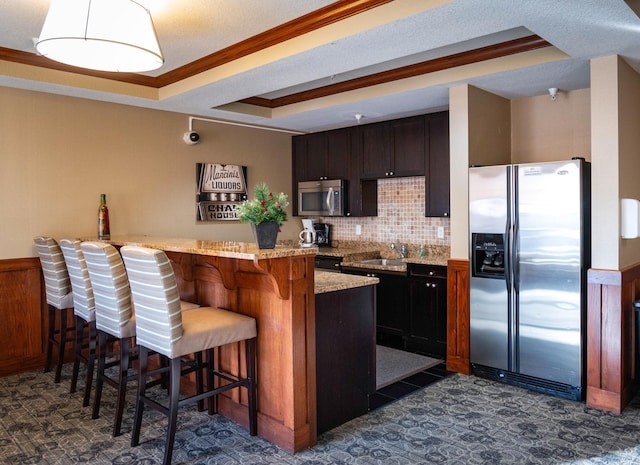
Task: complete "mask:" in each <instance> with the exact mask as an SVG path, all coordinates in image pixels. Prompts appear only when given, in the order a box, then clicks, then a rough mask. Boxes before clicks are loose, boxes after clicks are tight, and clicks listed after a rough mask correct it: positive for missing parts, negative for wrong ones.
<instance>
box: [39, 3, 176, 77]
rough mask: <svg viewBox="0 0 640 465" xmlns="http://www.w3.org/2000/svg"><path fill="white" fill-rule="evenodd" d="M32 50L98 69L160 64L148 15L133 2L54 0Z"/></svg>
mask: <svg viewBox="0 0 640 465" xmlns="http://www.w3.org/2000/svg"><path fill="white" fill-rule="evenodd" d="M36 50H37V51H38V53H40V54H41V55H43V56H45V57H47V58H50V59H52V60H55V61H59V62H61V63H65V64H68V65H72V66H78V67H81V68H87V69H93V70H98V71H114V72H130V73H134V72H141V71H150V70H153V69H157V68H159V67H160V66H162V64H163V63H164V58H163V56H162V51H161V50H160V45H159V44H158V38H157V37H156V31H155V28H154V27H153V21H152V19H151V14H150V13H149V11H148V10H147V9H146V8H145V7H143V6H142V5H140V4H139V3H137V2H135V1H133V0H52V1H51V6H50V7H49V12H48V13H47V18H46V19H45V21H44V25H43V26H42V32H41V33H40V37H39V38H38V41H37V42H36Z"/></svg>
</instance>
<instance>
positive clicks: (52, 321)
mask: <svg viewBox="0 0 640 465" xmlns="http://www.w3.org/2000/svg"><path fill="white" fill-rule="evenodd" d="M48 307H49V312H48V316H49V318H48V320H49V325H48V326H49V330H48V331H47V353H46V356H45V361H44V372H45V373H48V372H49V371H51V358H52V354H53V341H54V337H55V333H56V308H55V307H53V306H52V305H49V306H48Z"/></svg>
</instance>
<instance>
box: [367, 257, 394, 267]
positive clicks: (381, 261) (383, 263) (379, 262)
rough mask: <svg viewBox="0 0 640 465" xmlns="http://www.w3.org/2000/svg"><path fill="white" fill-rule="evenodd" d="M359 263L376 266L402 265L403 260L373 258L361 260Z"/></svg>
mask: <svg viewBox="0 0 640 465" xmlns="http://www.w3.org/2000/svg"><path fill="white" fill-rule="evenodd" d="M358 264H359V265H376V266H404V265H405V262H404V261H403V260H401V259H399V258H397V259H393V258H374V259H372V260H361V261H359V262H358Z"/></svg>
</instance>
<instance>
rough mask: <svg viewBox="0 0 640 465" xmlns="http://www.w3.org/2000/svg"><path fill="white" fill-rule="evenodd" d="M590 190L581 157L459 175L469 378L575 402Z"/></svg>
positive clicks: (580, 373)
mask: <svg viewBox="0 0 640 465" xmlns="http://www.w3.org/2000/svg"><path fill="white" fill-rule="evenodd" d="M590 187H591V183H590V164H589V163H586V162H585V161H584V160H582V159H573V160H570V161H564V162H551V163H537V164H522V165H507V166H486V167H472V168H470V169H469V229H470V234H469V236H470V250H471V277H470V306H471V308H470V314H471V322H470V359H471V363H472V367H473V371H474V373H475V374H476V375H479V376H483V377H489V378H492V379H495V380H499V381H502V382H506V383H510V384H515V385H518V386H522V387H526V388H529V389H532V390H536V391H540V392H545V393H549V394H554V395H557V396H561V397H565V398H569V399H574V400H581V399H583V388H584V386H585V376H586V373H585V325H586V317H585V315H586V271H587V269H588V267H589V266H590V250H591V238H590V216H591V215H590V204H591V199H590Z"/></svg>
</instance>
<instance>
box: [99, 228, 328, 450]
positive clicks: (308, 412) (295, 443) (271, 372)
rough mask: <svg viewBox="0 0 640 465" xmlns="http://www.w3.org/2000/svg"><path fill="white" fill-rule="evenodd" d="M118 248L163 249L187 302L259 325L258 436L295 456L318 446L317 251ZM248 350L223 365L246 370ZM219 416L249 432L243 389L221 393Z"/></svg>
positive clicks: (170, 244) (218, 245)
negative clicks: (235, 314)
mask: <svg viewBox="0 0 640 465" xmlns="http://www.w3.org/2000/svg"><path fill="white" fill-rule="evenodd" d="M108 242H110V243H111V244H113V245H115V246H123V245H139V246H143V247H150V248H155V249H161V250H164V251H165V252H166V254H167V256H168V257H169V259H170V260H171V262H172V266H173V269H174V272H175V276H176V281H177V283H178V287H179V290H180V297H181V298H182V299H183V300H188V301H191V302H197V303H198V304H200V305H208V306H215V307H220V308H224V309H227V310H232V311H235V312H239V313H242V314H245V315H249V316H251V317H253V318H255V319H256V322H257V327H258V375H257V381H258V435H259V436H261V437H263V438H265V439H267V440H269V441H271V442H274V443H275V444H278V445H279V446H281V447H283V448H285V449H287V450H289V451H292V452H295V451H300V450H303V449H305V448H308V447H310V446H312V445H314V444H315V443H316V437H317V429H316V339H315V296H314V256H315V254H316V253H317V249H316V248H310V249H303V248H300V247H280V246H277V247H276V248H275V249H258V248H257V246H256V245H255V244H250V243H240V242H222V241H220V242H217V241H202V240H195V239H172V238H159V237H146V236H136V237H134V236H130V237H129V236H123V237H112V238H111V239H110V240H109V241H108ZM243 350H244V349H243V346H242V345H240V344H230V345H227V346H224V347H222V348H221V349H220V350H218V354H217V357H219V362H220V364H221V365H222V368H224V369H227V370H229V371H231V372H232V373H238V372H244V370H245V367H244V356H243V353H242V351H243ZM218 412H219V413H220V414H222V415H224V416H226V417H228V418H230V419H232V420H233V421H235V422H237V423H239V424H242V425H244V426H245V427H247V423H248V415H247V399H246V392H245V390H244V389H240V390H237V389H234V390H231V391H228V392H227V393H225V394H224V395H220V396H218Z"/></svg>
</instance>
